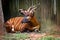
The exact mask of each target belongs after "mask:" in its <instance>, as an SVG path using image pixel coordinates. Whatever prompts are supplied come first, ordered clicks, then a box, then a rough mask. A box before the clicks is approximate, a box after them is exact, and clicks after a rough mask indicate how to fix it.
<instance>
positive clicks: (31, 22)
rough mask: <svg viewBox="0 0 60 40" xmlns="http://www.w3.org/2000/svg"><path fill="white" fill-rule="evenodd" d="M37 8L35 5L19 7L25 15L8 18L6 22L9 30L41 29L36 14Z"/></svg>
mask: <svg viewBox="0 0 60 40" xmlns="http://www.w3.org/2000/svg"><path fill="white" fill-rule="evenodd" d="M35 9H36V7H34V6H33V7H29V8H28V9H27V10H23V9H19V12H21V13H22V14H23V15H24V16H25V17H14V18H10V19H9V20H7V21H6V22H5V27H6V30H7V32H16V31H20V32H23V31H24V30H26V29H27V30H29V31H33V30H39V28H40V26H41V25H40V24H39V22H38V21H37V19H36V17H35V16H34V11H35ZM25 19H26V20H27V21H26V20H25Z"/></svg>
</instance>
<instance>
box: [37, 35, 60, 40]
mask: <svg viewBox="0 0 60 40" xmlns="http://www.w3.org/2000/svg"><path fill="white" fill-rule="evenodd" d="M38 40H60V38H55V37H52V36H46V37H42V38H39V39H38Z"/></svg>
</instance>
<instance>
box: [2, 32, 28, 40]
mask: <svg viewBox="0 0 60 40" xmlns="http://www.w3.org/2000/svg"><path fill="white" fill-rule="evenodd" d="M27 38H28V35H27V34H26V33H15V34H6V35H5V36H3V39H4V40H20V39H27Z"/></svg>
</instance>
